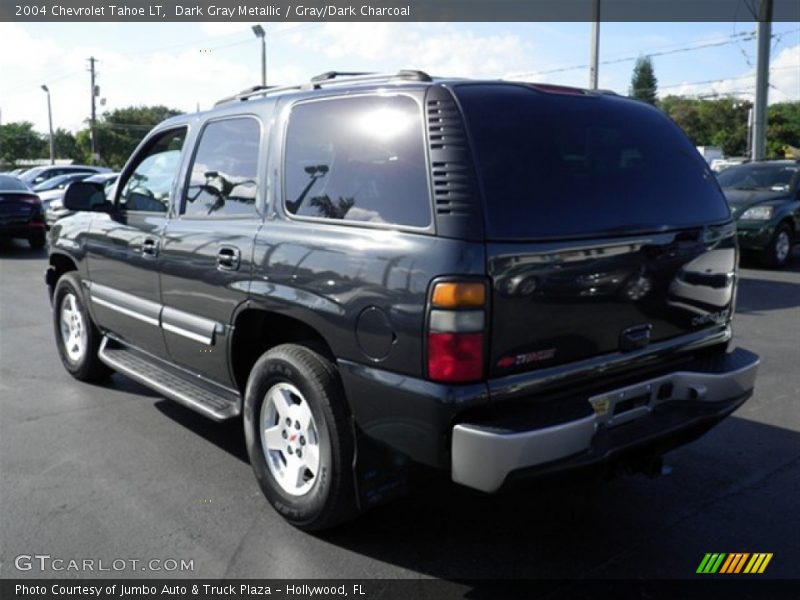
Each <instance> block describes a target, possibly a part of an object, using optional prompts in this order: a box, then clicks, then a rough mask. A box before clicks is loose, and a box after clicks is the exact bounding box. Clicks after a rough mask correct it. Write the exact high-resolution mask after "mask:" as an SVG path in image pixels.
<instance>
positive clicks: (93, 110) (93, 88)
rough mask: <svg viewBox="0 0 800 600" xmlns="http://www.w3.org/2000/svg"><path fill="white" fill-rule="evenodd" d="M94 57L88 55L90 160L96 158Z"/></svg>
mask: <svg viewBox="0 0 800 600" xmlns="http://www.w3.org/2000/svg"><path fill="white" fill-rule="evenodd" d="M95 62H96V59H95V57H94V56H91V57H89V72H90V73H91V74H92V117H91V121H90V129H91V134H92V162H94V161H96V160H97V127H96V126H97V112H96V110H95V103H94V99H95V96H96V94H97V87H96V86H95V83H94V79H95V71H94V63H95Z"/></svg>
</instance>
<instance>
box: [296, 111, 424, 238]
mask: <svg viewBox="0 0 800 600" xmlns="http://www.w3.org/2000/svg"><path fill="white" fill-rule="evenodd" d="M422 132H423V129H422V116H421V114H420V108H419V106H418V105H417V103H416V102H415V101H414V100H413V99H412V98H409V97H407V96H369V97H356V98H337V99H333V100H322V101H317V102H308V103H304V104H299V105H297V106H295V107H294V108H293V109H292V113H291V116H290V118H289V126H288V129H287V132H286V146H285V159H284V160H285V171H284V178H285V182H284V205H285V207H286V210H287V211H288V212H289V213H291V214H294V215H299V216H303V217H316V218H323V219H335V220H341V221H357V222H362V223H378V224H392V225H403V226H410V227H427V226H428V225H430V223H431V208H430V200H429V187H428V174H427V168H426V159H425V142H424V139H423V133H422Z"/></svg>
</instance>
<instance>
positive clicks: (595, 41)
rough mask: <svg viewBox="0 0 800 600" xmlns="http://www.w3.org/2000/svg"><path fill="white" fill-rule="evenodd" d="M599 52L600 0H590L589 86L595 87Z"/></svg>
mask: <svg viewBox="0 0 800 600" xmlns="http://www.w3.org/2000/svg"><path fill="white" fill-rule="evenodd" d="M599 54H600V0H592V47H591V55H590V59H589V88H590V89H593V90H596V89H597V76H598V72H597V60H598V55H599Z"/></svg>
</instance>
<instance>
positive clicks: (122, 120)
mask: <svg viewBox="0 0 800 600" xmlns="http://www.w3.org/2000/svg"><path fill="white" fill-rule="evenodd" d="M178 114H180V111H177V110H175V109H172V108H167V107H166V106H129V107H127V108H120V109H117V110H113V111H110V112H105V113H103V115H102V116H101V117H100V119H99V120H98V122H97V153H98V154H99V156H100V163H101V164H105V165H108V166H110V167H112V168H115V169H120V168H122V166H123V165H124V164H125V161H127V160H128V157H129V156H130V155H131V153H132V152H133V150H134V149H135V148H136V146H137V145H138V144H139V142H141V141H142V139H143V138H144V136H145V135H147V132H149V131H150V130H151V129H152V128H153V127H154V126H156V125H158V124H159V123H160V122H161V121H163V120H164V119H168V118H169V117H174V116H175V115H178ZM75 139H76V146H77V150H78V153H79V154H80V155H81V156H83V157H84V158H85V160H91V147H92V144H91V134H90V131H89V129H84V130H81V131H79V132H78V134H77V136H76V138H75Z"/></svg>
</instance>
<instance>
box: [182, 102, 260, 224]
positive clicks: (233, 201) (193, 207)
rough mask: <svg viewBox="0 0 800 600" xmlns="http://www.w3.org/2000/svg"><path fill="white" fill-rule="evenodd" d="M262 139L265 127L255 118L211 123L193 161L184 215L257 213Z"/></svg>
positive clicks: (185, 194) (184, 204) (184, 201)
mask: <svg viewBox="0 0 800 600" xmlns="http://www.w3.org/2000/svg"><path fill="white" fill-rule="evenodd" d="M260 140H261V126H260V124H259V122H258V121H257V120H256V119H254V118H252V117H239V118H235V119H225V120H222V121H213V122H211V123H209V124H208V125H207V126H206V128H205V129H204V130H203V133H202V135H201V137H200V142H199V144H198V146H197V152H196V154H195V157H194V160H193V161H192V167H191V172H190V176H189V185H188V186H186V192H185V193H184V199H183V214H185V215H187V216H192V217H199V216H239V215H253V214H255V213H256V197H257V192H258V150H259V145H260V144H259V142H260Z"/></svg>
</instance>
